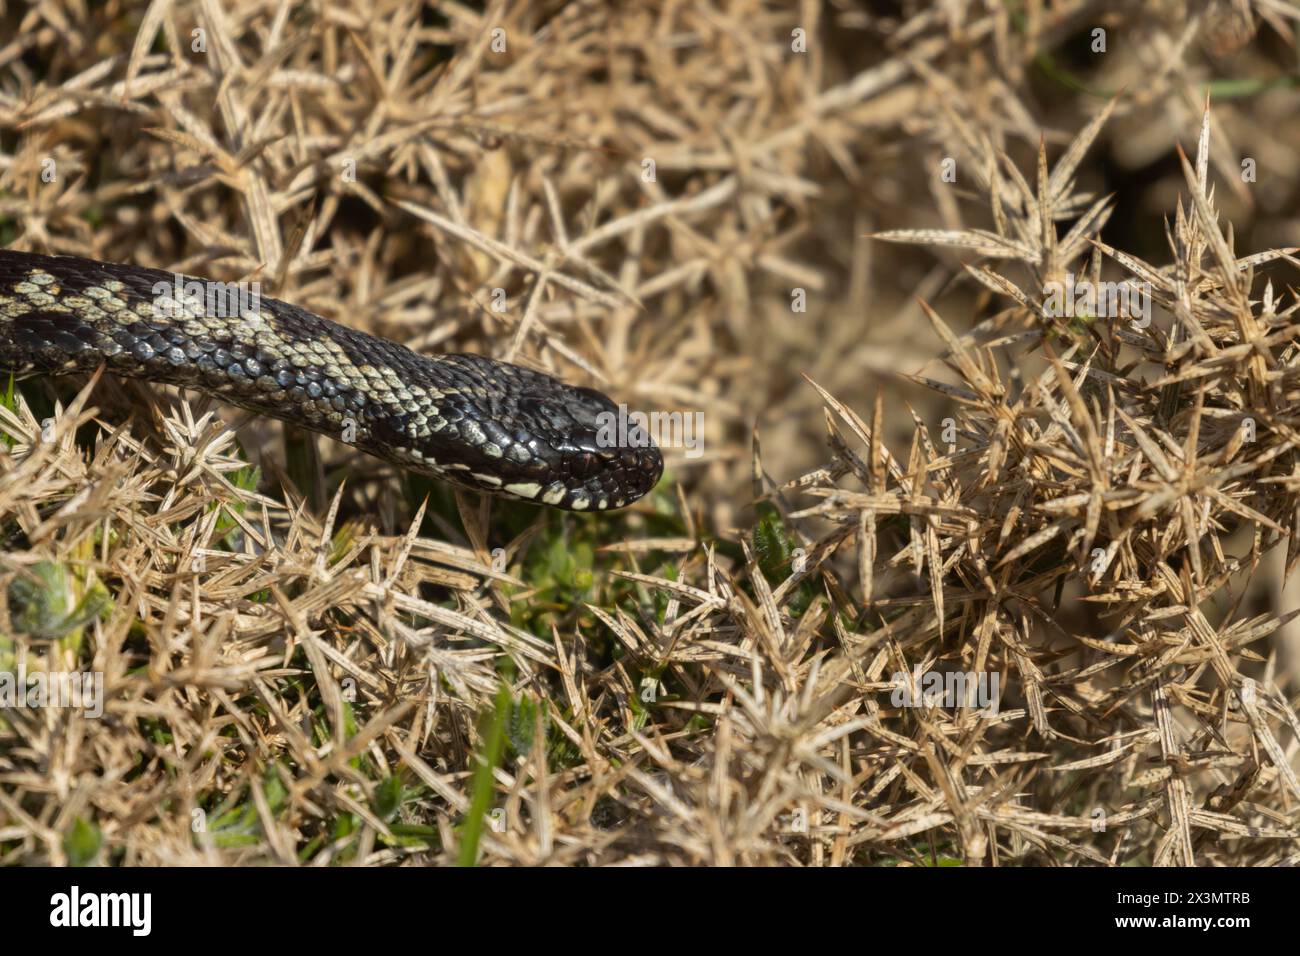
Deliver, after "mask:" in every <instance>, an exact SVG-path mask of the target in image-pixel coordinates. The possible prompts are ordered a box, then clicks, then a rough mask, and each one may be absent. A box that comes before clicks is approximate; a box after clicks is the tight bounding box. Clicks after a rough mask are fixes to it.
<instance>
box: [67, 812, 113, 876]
mask: <svg viewBox="0 0 1300 956" xmlns="http://www.w3.org/2000/svg"><path fill="white" fill-rule="evenodd" d="M103 843H104V835H103V834H102V833H100V832H99V827H97V826H95V824H93V823H91V822H89V821H88V820H86V819H84V818H82V817H77V819H76V820H74V821H73V822H72V828H71V829H70V830H68V832H67V833H65V834H64V835H63V852H64V853H65V854H66V855H67V857H68V863H69V864H70V865H72V866H88V865H89V864H91V863H93V862H94V860H95V857H96V856H98V855H99V848H100V847H101V846H102V845H103Z"/></svg>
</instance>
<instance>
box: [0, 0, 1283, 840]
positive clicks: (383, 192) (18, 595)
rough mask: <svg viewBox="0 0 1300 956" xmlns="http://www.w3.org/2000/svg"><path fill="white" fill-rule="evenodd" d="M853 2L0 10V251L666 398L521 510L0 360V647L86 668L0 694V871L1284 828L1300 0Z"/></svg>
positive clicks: (159, 397) (192, 411)
mask: <svg viewBox="0 0 1300 956" xmlns="http://www.w3.org/2000/svg"><path fill="white" fill-rule="evenodd" d="M851 7H854V8H853V9H851ZM903 7H904V10H903V13H902V15H900V16H894V17H890V16H888V15H885V14H865V13H861V12H857V11H856V7H855V6H854V5H850V4H838V3H830V4H827V5H824V6H823V5H818V4H813V3H806V4H800V5H793V6H786V5H775V4H774V5H770V6H768V5H763V4H760V3H752V2H747V3H732V4H727V3H721V2H714V0H689V2H686V3H681V4H675V3H662V4H660V3H638V4H627V5H626V7H623V6H622V5H615V6H611V5H606V4H605V3H595V2H590V3H581V2H579V3H551V4H537V3H533V4H527V3H490V4H487V5H486V8H484V6H483V5H476V6H471V5H460V4H443V5H439V7H438V8H437V9H436V10H434V9H423V8H422V7H421V5H419V4H416V3H408V2H397V0H388V2H379V3H375V4H369V3H367V4H362V3H349V2H346V0H324V2H319V3H316V4H313V5H311V6H310V7H298V6H294V5H286V4H278V3H270V2H263V0H229V2H221V3H218V2H215V0H199V2H194V3H179V2H177V3H172V2H167V0H160V2H156V3H153V4H152V5H149V6H148V7H147V8H145V7H138V8H136V7H131V8H129V9H123V8H122V6H121V5H118V4H108V5H106V6H104V7H102V8H100V7H98V6H97V7H96V9H95V10H94V11H91V12H87V10H86V9H85V5H82V4H80V3H77V2H75V0H52V2H47V3H44V4H41V5H39V6H38V7H35V8H30V9H28V8H21V9H9V10H8V11H7V12H5V13H0V23H2V24H3V26H4V31H3V34H2V35H3V36H5V37H11V38H12V39H9V40H7V41H0V242H3V243H4V244H6V245H8V244H13V245H14V246H15V247H18V248H26V249H36V250H39V251H60V252H72V253H79V254H87V255H92V256H96V257H98V258H103V259H110V260H117V261H130V262H135V263H138V264H141V265H149V266H158V267H166V268H175V269H178V270H182V271H187V272H190V273H195V274H205V275H211V276H213V277H215V278H220V279H237V278H256V279H258V280H259V281H260V282H261V283H262V288H263V291H264V292H266V293H268V294H272V295H276V296H278V297H281V298H286V299H290V300H292V301H295V302H298V303H300V304H302V305H304V306H306V307H308V308H311V309H313V310H315V311H317V312H320V313H322V314H325V315H329V316H331V317H334V318H336V319H338V320H340V321H343V322H346V323H348V324H350V325H353V326H356V327H360V328H366V329H368V330H371V331H375V332H378V333H380V334H385V335H388V336H390V337H393V338H397V339H400V340H402V341H405V342H408V343H409V344H411V345H412V346H413V347H416V348H421V349H427V350H435V349H455V350H473V351H482V352H488V353H491V354H494V355H496V356H498V357H503V358H509V359H512V360H515V361H522V362H527V363H531V364H534V365H536V366H538V367H542V368H546V369H549V370H551V371H553V372H555V373H557V374H560V375H562V376H563V377H565V378H566V379H569V380H572V381H574V382H577V383H580V384H590V385H597V386H599V387H601V388H603V389H605V390H607V391H609V392H610V393H611V394H613V395H615V396H617V397H618V398H619V399H620V400H623V401H626V402H628V404H629V405H630V406H632V407H633V408H638V409H643V410H646V411H651V410H662V411H671V410H688V411H695V410H700V411H703V412H704V414H705V421H706V429H707V431H706V445H705V449H706V453H705V454H704V455H703V456H701V457H699V458H689V457H686V456H685V455H684V454H682V453H681V452H680V451H673V450H670V451H669V477H668V479H666V480H665V482H664V484H662V485H661V487H660V489H659V490H658V491H657V492H656V493H655V494H654V495H652V496H651V497H650V498H649V499H647V500H646V501H644V502H642V503H640V504H639V505H638V506H636V507H635V508H633V509H630V510H629V511H628V512H626V513H623V514H620V515H602V516H572V515H561V514H558V513H551V512H545V513H543V512H539V511H536V510H533V509H530V508H527V507H524V506H516V505H503V504H501V503H499V502H490V501H486V500H483V501H480V500H479V499H477V498H472V497H465V496H458V495H454V494H452V493H451V492H449V491H448V490H447V489H445V488H441V487H431V486H429V485H427V484H424V483H421V482H419V481H417V480H414V479H411V478H410V477H409V476H401V475H395V474H393V473H392V472H391V471H390V470H389V469H387V468H386V467H383V466H380V465H378V464H377V463H376V462H374V461H372V460H369V459H366V458H364V457H361V456H356V455H353V454H352V453H351V452H350V451H349V450H347V449H346V448H343V447H341V446H335V445H331V444H328V443H325V442H322V443H321V447H319V448H317V447H315V445H314V444H313V443H312V442H310V441H307V440H305V439H304V438H303V436H301V435H297V434H294V433H291V432H290V433H283V432H282V431H281V430H279V429H278V427H274V426H272V425H271V424H268V423H265V422H260V421H251V422H250V421H245V420H244V419H243V417H242V416H241V415H240V414H239V413H235V412H232V411H231V410H229V409H224V408H221V407H216V406H213V407H209V406H208V405H207V403H205V402H202V401H200V400H198V399H196V398H195V397H194V396H193V395H188V396H183V395H178V394H176V393H175V392H170V391H168V390H165V389H161V388H159V389H144V388H141V387H139V386H135V385H132V384H130V383H123V382H118V381H115V380H113V379H111V378H103V379H99V378H96V379H94V380H91V381H89V382H59V383H47V382H34V383H25V384H24V385H23V386H22V387H21V388H20V390H19V393H18V394H16V395H14V396H13V397H12V399H8V400H6V401H4V402H3V403H0V433H3V435H4V436H7V438H5V439H4V441H3V443H0V548H3V551H4V553H3V554H0V671H5V670H13V669H15V668H17V667H18V666H19V665H20V664H21V665H22V666H24V667H25V668H26V669H27V670H28V671H29V672H32V671H37V670H47V671H52V672H57V671H95V672H99V673H101V674H102V675H103V677H104V682H105V691H104V698H105V700H104V714H103V716H102V717H99V718H88V717H86V716H84V715H83V714H82V713H80V712H79V711H77V710H75V709H66V708H44V709H13V710H7V711H5V712H4V713H3V717H0V860H3V861H4V862H6V863H55V864H63V863H68V862H72V863H81V862H88V861H92V860H99V861H104V862H111V863H125V864H153V863H178V862H210V863H253V862H266V861H271V862H284V863H290V862H300V863H309V864H316V865H320V864H336V863H356V864H365V865H379V864H390V865H391V864H402V863H414V862H448V863H450V862H456V861H458V860H459V861H461V862H466V861H468V860H469V859H471V858H477V860H478V862H480V863H486V864H510V863H516V864H519V863H522V864H539V863H558V864H578V863H582V864H612V863H623V864H638V863H641V864H646V863H678V864H698V863H713V864H798V865H840V864H931V863H936V862H940V863H942V862H963V863H965V864H967V865H1024V864H1053V865H1059V864H1066V865H1073V864H1085V865H1093V864H1098V865H1106V864H1110V865H1123V864H1135V863H1136V864H1192V863H1196V864H1203V865H1204V864H1210V865H1225V864H1231V865H1267V864H1274V863H1279V862H1283V861H1288V860H1290V861H1294V860H1295V859H1296V858H1297V855H1298V854H1300V844H1298V842H1297V841H1298V838H1300V829H1298V827H1297V807H1298V806H1300V781H1298V780H1297V776H1296V771H1295V767H1296V763H1297V757H1296V754H1297V749H1298V748H1300V721H1298V720H1297V716H1296V707H1295V703H1294V701H1295V699H1296V696H1297V688H1296V683H1295V681H1296V677H1295V674H1296V672H1297V671H1298V670H1300V668H1297V667H1296V666H1295V662H1294V661H1292V660H1291V659H1289V658H1288V657H1286V656H1285V654H1284V653H1283V641H1282V640H1281V638H1280V634H1281V630H1280V629H1281V628H1284V627H1285V625H1286V622H1287V621H1289V619H1290V618H1291V617H1292V616H1293V612H1294V599H1293V598H1291V599H1289V598H1288V593H1289V592H1288V588H1287V585H1286V584H1285V583H1284V574H1283V572H1284V571H1285V572H1289V571H1290V570H1291V569H1292V567H1293V566H1294V564H1295V563H1296V560H1297V557H1300V545H1297V544H1296V542H1297V540H1300V538H1298V537H1297V536H1298V535H1300V412H1297V411H1296V410H1295V409H1296V407H1297V399H1298V398H1300V354H1298V350H1297V345H1296V344H1295V342H1294V341H1293V340H1294V339H1295V338H1296V333H1297V328H1298V327H1300V322H1297V320H1296V315H1295V312H1296V305H1295V301H1294V297H1293V296H1292V293H1291V291H1290V290H1289V288H1288V287H1287V281H1288V276H1289V275H1290V272H1291V270H1292V269H1293V267H1294V266H1296V265H1297V261H1296V259H1294V258H1293V257H1292V251H1293V250H1292V248H1291V246H1292V244H1297V245H1300V221H1297V217H1296V213H1295V209H1294V200H1293V197H1294V196H1296V195H1300V161H1297V160H1296V159H1295V157H1296V156H1298V155H1300V142H1295V141H1294V139H1295V138H1296V137H1297V132H1296V130H1295V129H1294V128H1288V127H1286V126H1284V125H1283V124H1281V123H1280V122H1278V118H1279V117H1281V116H1284V115H1286V112H1287V110H1288V109H1293V108H1294V101H1295V93H1294V92H1293V88H1294V86H1295V83H1294V82H1293V80H1294V78H1293V77H1292V76H1290V75H1289V74H1288V73H1287V72H1286V70H1287V67H1286V64H1287V63H1288V62H1294V55H1295V40H1294V35H1293V33H1292V28H1293V27H1294V24H1295V21H1296V19H1297V18H1298V17H1300V13H1298V12H1297V11H1295V10H1294V9H1292V8H1291V7H1290V6H1288V5H1286V4H1283V3H1278V2H1272V0H1268V2H1258V3H1246V2H1244V0H1243V2H1240V3H1238V2H1236V0H1233V2H1226V0H1224V2H1218V0H1216V2H1214V3H1209V4H1204V3H1187V4H1182V3H1175V2H1168V3H1161V4H1148V5H1141V6H1140V8H1139V7H1138V6H1135V7H1134V9H1129V8H1128V6H1127V5H1125V6H1120V5H1112V4H1107V3H1095V2H1088V0H1063V2H1059V3H1054V4H1052V5H1051V7H1050V9H1048V8H1045V7H1043V6H1041V5H1039V4H1037V3H1028V4H1002V3H970V4H961V3H953V4H937V5H934V6H933V7H931V5H929V4H919V3H918V4H916V5H915V7H913V5H912V4H904V5H903ZM1097 27H1101V28H1103V29H1105V30H1106V31H1107V38H1108V44H1109V47H1108V49H1109V52H1107V53H1105V54H1096V53H1092V52H1090V43H1091V42H1092V34H1091V32H1090V31H1092V30H1093V29H1094V28H1097ZM497 28H499V29H501V30H503V31H504V33H502V34H500V35H499V36H500V37H503V38H504V41H505V48H504V50H502V49H499V48H497V47H494V35H493V32H492V31H493V30H494V29H497ZM196 29H198V30H199V31H200V32H199V33H198V34H195V33H192V31H194V30H196ZM796 29H801V30H803V31H804V35H805V36H806V37H807V49H806V52H795V51H793V50H792V49H791V44H792V31H793V30H796ZM196 38H201V39H202V43H203V47H204V49H202V50H195V49H194V48H193V46H192V44H194V43H195V42H196ZM1288 58H1290V59H1289V60H1288ZM1279 64H1281V65H1279ZM1120 90H1124V92H1122V93H1121V94H1120V95H1118V96H1116V95H1113V94H1115V93H1117V92H1118V91H1120ZM1207 92H1208V93H1209V94H1211V99H1212V101H1213V102H1212V106H1211V107H1210V108H1207V106H1206V96H1207ZM1293 126H1294V124H1292V127H1293ZM1287 137H1291V140H1292V141H1288V140H1287ZM1177 143H1182V144H1183V148H1185V149H1186V150H1187V152H1188V155H1187V156H1185V157H1184V156H1182V155H1181V153H1179V152H1178V151H1177V150H1176V148H1175V147H1176V144H1177ZM945 159H951V160H954V161H955V167H953V168H955V170H956V171H957V176H956V182H947V181H945V180H944V179H943V178H942V177H941V176H940V174H939V171H940V170H941V168H943V166H942V164H943V161H944V160H945ZM1244 159H1250V160H1253V161H1254V162H1255V163H1256V164H1257V167H1258V171H1259V175H1258V178H1257V179H1256V180H1254V181H1251V182H1246V181H1243V179H1242V176H1241V169H1242V167H1241V163H1242V161H1243V160H1244ZM646 161H651V162H652V165H653V173H654V175H653V176H648V175H646V171H647V164H646ZM43 173H44V174H45V175H44V176H43ZM1162 215H1164V216H1166V217H1167V218H1166V220H1165V222H1166V226H1165V228H1164V230H1163V232H1162V231H1161V229H1160V223H1161V219H1160V216H1162ZM1153 223H1154V228H1153ZM1103 229H1104V230H1105V232H1104V234H1103ZM1067 275H1074V276H1080V277H1087V278H1088V279H1089V280H1091V281H1092V282H1094V283H1100V282H1102V281H1103V280H1104V281H1108V282H1123V281H1129V282H1133V283H1137V284H1138V286H1136V287H1137V288H1142V289H1146V290H1149V291H1150V295H1151V301H1152V305H1153V308H1152V321H1151V322H1150V323H1149V324H1148V325H1146V326H1145V327H1142V326H1138V325H1135V324H1134V323H1133V322H1132V321H1130V318H1129V317H1128V316H1124V315H1116V314H1089V315H1085V316H1076V317H1063V316H1061V315H1060V314H1059V313H1057V312H1056V311H1054V310H1053V309H1052V308H1051V307H1050V305H1049V300H1048V297H1047V295H1046V290H1048V289H1050V288H1051V284H1052V283H1054V282H1060V281H1064V279H1065V277H1066V276H1067ZM497 290H500V291H499V292H498V291H497ZM800 291H802V293H803V299H802V300H801V299H800V297H799V295H798V293H799V292H800ZM502 296H504V302H505V308H504V309H498V308H497V304H498V302H499V301H500V299H501V297H502ZM801 301H803V302H806V303H807V308H806V310H800V309H799V308H798V305H799V304H800V302H801ZM900 372H901V373H904V374H902V375H900V374H898V373H900ZM823 429H824V430H823ZM250 461H252V462H254V463H256V464H257V465H258V466H260V467H259V468H252V467H250V466H249V462H250ZM345 477H346V481H344V478H345ZM1288 600H1290V601H1291V603H1290V604H1288ZM3 622H8V623H7V626H3ZM918 671H919V672H922V673H933V672H936V671H939V672H955V671H961V672H970V673H973V674H983V675H985V676H986V677H987V676H990V675H997V678H998V680H999V683H1000V688H1001V695H1000V701H999V706H998V708H997V710H996V713H992V712H987V711H984V710H981V709H979V708H977V707H976V706H974V703H975V702H974V701H972V700H971V699H965V700H957V701H952V700H949V701H941V702H939V703H933V702H930V703H922V705H921V706H902V705H900V703H899V694H900V692H901V688H900V686H899V685H898V684H896V683H895V681H894V679H893V678H894V675H895V674H897V673H904V674H911V673H914V672H918Z"/></svg>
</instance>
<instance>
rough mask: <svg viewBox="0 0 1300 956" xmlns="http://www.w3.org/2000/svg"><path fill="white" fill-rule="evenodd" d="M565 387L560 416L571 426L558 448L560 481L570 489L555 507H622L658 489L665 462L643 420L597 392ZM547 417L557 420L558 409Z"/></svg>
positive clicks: (580, 509) (624, 406) (573, 508)
mask: <svg viewBox="0 0 1300 956" xmlns="http://www.w3.org/2000/svg"><path fill="white" fill-rule="evenodd" d="M561 388H562V390H563V391H564V392H565V393H567V394H566V401H565V402H564V403H563V408H562V411H561V412H560V414H561V415H562V416H563V417H565V418H567V419H569V421H568V423H567V427H566V428H565V429H564V440H563V441H562V442H560V443H557V445H556V447H555V450H556V452H558V455H559V463H560V464H559V469H558V470H559V473H560V478H559V481H561V482H562V483H563V484H564V485H565V488H566V493H565V496H564V498H563V500H561V501H560V502H558V504H557V507H560V508H567V509H570V510H573V511H584V510H588V509H592V510H604V509H606V508H622V507H623V506H624V505H628V504H631V503H632V502H634V501H636V500H637V499H638V498H640V497H641V496H642V495H645V494H646V493H647V492H649V491H650V490H651V489H652V488H654V486H655V485H656V484H658V482H659V478H660V477H661V476H662V475H663V471H664V459H663V455H662V454H661V453H660V451H659V448H658V447H657V446H656V445H655V442H654V438H653V437H652V436H651V435H650V433H649V431H648V430H647V429H646V428H645V427H644V425H642V424H641V422H640V421H639V418H640V417H641V416H638V415H636V414H635V413H629V412H628V409H627V406H626V405H616V404H614V402H613V401H612V400H611V399H610V398H609V397H607V396H606V395H604V394H603V393H601V392H598V391H596V390H595V389H591V388H577V387H574V386H570V385H561ZM548 412H549V413H550V415H551V416H553V415H554V414H555V412H556V409H553V408H552V409H548ZM548 417H550V416H548ZM552 420H554V419H552Z"/></svg>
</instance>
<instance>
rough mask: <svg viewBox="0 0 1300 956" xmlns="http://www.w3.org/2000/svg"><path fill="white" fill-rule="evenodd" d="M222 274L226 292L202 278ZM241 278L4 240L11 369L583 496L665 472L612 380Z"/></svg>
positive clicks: (479, 483)
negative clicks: (184, 401) (124, 387)
mask: <svg viewBox="0 0 1300 956" xmlns="http://www.w3.org/2000/svg"><path fill="white" fill-rule="evenodd" d="M196 283H197V285H195V284H196ZM212 288H216V289H218V290H219V292H220V293H221V294H219V295H218V296H216V297H214V296H212V295H210V294H209V295H206V296H205V295H201V294H187V290H188V292H189V293H194V292H195V291H196V290H203V289H212ZM228 288H229V287H226V286H224V285H223V284H221V283H211V282H209V281H208V280H203V279H195V278H192V277H189V276H181V275H178V274H176V273H171V272H164V271H161V270H157V269H145V268H139V267H136V266H127V265H114V264H111V263H105V262H98V261H96V260H93V259H83V258H78V257H73V256H43V255H38V254H35V253H27V252H16V251H13V250H3V249H0V371H4V372H12V373H14V374H16V375H17V376H18V377H19V378H23V377H29V376H33V375H58V374H64V373H69V372H87V371H93V370H94V369H96V368H98V367H99V366H100V365H105V366H107V369H108V371H110V372H112V373H113V374H116V375H121V376H125V377H129V378H136V379H143V380H145V381H149V382H159V383H166V384H171V385H179V386H183V387H185V388H191V389H195V390H197V391H200V392H203V393H206V394H209V395H212V396H214V397H216V398H218V399H221V400H222V401H225V402H229V403H231V404H233V405H238V406H240V407H242V408H246V409H250V410H252V411H255V412H259V413H261V414H264V415H268V416H271V417H273V418H277V419H280V420H282V421H285V422H289V423H291V424H293V425H297V426H299V427H301V428H305V429H308V430H310V431H314V432H319V433H321V434H324V435H329V436H330V437H332V438H336V439H339V440H341V441H346V442H348V443H349V444H352V445H355V446H356V447H358V448H360V449H362V450H363V451H366V452H368V453H370V454H372V455H374V456H376V457H378V458H382V459H385V460H387V461H390V462H393V463H395V464H397V465H400V466H402V467H404V468H407V469H410V470H412V471H415V472H419V473H422V474H428V475H432V476H433V477H435V478H439V479H442V480H444V481H450V482H453V483H455V484H457V485H460V486H463V487H467V488H471V489H474V490H477V491H484V492H488V493H492V494H499V495H504V496H507V497H511V498H518V499H522V500H526V501H533V502H537V503H540V504H546V505H551V506H554V507H558V508H565V509H569V510H573V511H586V510H592V511H596V510H603V509H608V508H620V507H623V506H624V505H626V504H629V503H631V502H632V501H635V500H636V499H637V498H640V497H641V496H642V495H644V494H645V493H646V492H647V491H649V490H650V489H651V488H653V487H654V485H655V483H656V482H657V481H658V480H659V477H660V475H661V474H662V472H663V458H662V456H661V455H660V452H659V449H658V448H656V447H655V445H654V443H653V441H651V439H650V437H649V436H648V435H647V434H646V433H645V431H644V430H643V429H640V428H637V427H635V426H634V425H629V426H627V427H625V428H624V429H621V430H620V429H618V428H617V427H615V428H610V427H608V426H609V423H610V422H611V421H616V420H617V419H616V416H618V415H619V413H620V407H619V406H617V405H615V404H614V403H613V402H612V401H611V400H610V399H609V398H608V397H606V396H605V395H603V394H601V393H600V392H597V391H594V390H592V389H587V388H577V387H574V386H571V385H567V384H565V383H563V382H560V381H558V380H557V379H554V378H552V377H550V376H549V375H544V374H542V373H540V372H535V371H532V370H531V369H526V368H522V367H520V366H518V365H511V364H508V363H506V362H499V361H495V360H493V359H489V358H485V357H483V356H479V355H469V354H440V355H420V354H417V353H415V352H413V351H411V350H410V349H408V348H406V347H405V346H402V345H399V344H397V343H396V342H392V341H389V340H387V339H382V338H377V337H375V336H372V335H367V334H365V333H362V332H358V331H356V330H354V329H349V328H347V327H345V326H342V325H339V324H337V323H334V322H331V321H329V320H327V319H324V318H322V317H320V316H318V315H315V314H313V313H311V312H308V311H307V310H306V309H302V308H300V307H298V306H295V305H292V304H290V303H287V302H281V301H278V300H276V299H271V298H265V297H255V300H254V307H253V308H247V307H242V306H241V308H240V309H239V310H235V309H231V308H229V307H228V306H229V305H230V304H231V301H232V300H231V299H229V298H224V299H223V297H224V295H225V293H226V292H227V291H228ZM611 416H615V418H611ZM611 436H613V437H614V438H616V439H618V440H620V441H621V444H620V443H618V442H617V441H614V440H611Z"/></svg>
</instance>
